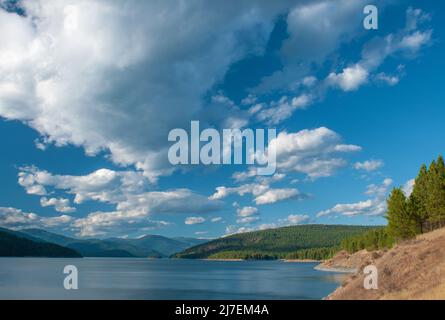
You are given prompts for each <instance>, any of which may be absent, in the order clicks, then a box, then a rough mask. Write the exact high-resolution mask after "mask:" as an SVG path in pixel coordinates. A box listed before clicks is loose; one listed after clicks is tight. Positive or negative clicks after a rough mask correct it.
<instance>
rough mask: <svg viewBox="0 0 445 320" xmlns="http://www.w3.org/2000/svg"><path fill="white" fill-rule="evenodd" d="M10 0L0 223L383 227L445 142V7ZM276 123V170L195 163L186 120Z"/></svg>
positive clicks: (179, 232) (1, 33) (226, 124)
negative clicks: (189, 156) (369, 13)
mask: <svg viewBox="0 0 445 320" xmlns="http://www.w3.org/2000/svg"><path fill="white" fill-rule="evenodd" d="M368 4H369V3H368V2H367V1H362V0H336V1H328V0H316V1H305V0H302V1H297V0H294V1H286V0H281V1H279V0H278V1H273V2H271V1H266V0H264V1H262V0H258V1H237V2H234V3H231V4H230V5H228V4H227V2H226V1H198V0H193V1H169V2H166V1H137V0H127V1H118V0H115V1H114V0H111V1H101V0H89V1H85V0H78V1H70V0H45V1H43V0H22V1H10V0H0V38H1V41H0V135H1V137H2V138H1V139H0V150H1V153H0V179H1V180H0V181H1V183H0V226H1V227H5V228H10V229H16V230H20V229H26V228H42V229H45V230H49V231H53V232H56V233H60V234H65V235H69V236H76V237H88V238H91V237H95V238H107V237H130V238H135V237H140V236H143V235H145V234H159V235H164V236H169V237H175V236H186V237H199V238H215V237H220V236H224V235H227V234H233V233H238V232H247V231H253V230H261V229H267V228H275V227H281V226H288V225H299V224H309V223H310V224H313V223H320V224H353V225H383V224H385V223H386V220H385V218H384V215H385V211H386V198H387V196H388V194H389V193H390V191H391V190H392V188H394V187H399V186H401V187H403V189H404V191H405V193H406V194H407V195H409V193H410V190H412V186H413V178H415V176H416V174H417V172H418V170H419V168H420V166H421V164H423V163H429V162H431V161H432V160H433V159H434V158H436V157H437V156H438V155H439V154H443V150H444V147H445V132H444V131H445V129H444V126H443V119H445V109H444V108H443V101H445V92H444V90H443V81H442V76H443V71H444V70H445V68H444V61H443V57H444V56H445V46H444V43H443V39H445V34H444V33H445V26H444V24H445V19H443V16H442V15H443V13H444V10H445V5H444V4H443V3H442V2H439V1H433V0H428V1H420V0H419V1H414V0H412V1H402V0H380V1H374V2H373V4H374V5H375V6H376V7H377V8H378V29H377V30H373V29H372V30H367V29H365V28H364V24H363V20H364V19H365V17H366V15H365V14H364V13H363V9H364V7H365V6H366V5H368ZM192 120H195V121H200V126H201V127H202V128H203V129H204V128H215V129H217V130H219V131H222V130H223V129H233V128H235V129H246V128H252V129H270V128H274V129H276V130H277V137H276V139H274V140H273V141H272V142H271V144H272V145H274V146H276V151H277V170H276V172H275V174H274V175H273V176H260V175H258V174H257V172H256V167H255V166H251V165H246V164H244V165H180V166H174V165H172V164H171V163H170V162H169V160H168V150H169V148H170V147H171V146H172V142H169V141H168V134H169V132H170V131H171V130H173V129H175V128H182V129H185V130H187V131H189V130H190V125H191V121H192Z"/></svg>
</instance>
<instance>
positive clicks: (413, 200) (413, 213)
mask: <svg viewBox="0 0 445 320" xmlns="http://www.w3.org/2000/svg"><path fill="white" fill-rule="evenodd" d="M427 199H428V169H427V167H426V165H422V167H421V168H420V171H419V174H418V176H417V178H416V180H415V183H414V188H413V192H412V193H411V195H410V196H409V199H408V211H409V215H410V217H411V218H412V219H413V220H414V223H415V225H416V233H423V232H424V231H425V230H424V227H425V222H426V221H427V220H428V218H429V216H428V212H427V209H426V203H427Z"/></svg>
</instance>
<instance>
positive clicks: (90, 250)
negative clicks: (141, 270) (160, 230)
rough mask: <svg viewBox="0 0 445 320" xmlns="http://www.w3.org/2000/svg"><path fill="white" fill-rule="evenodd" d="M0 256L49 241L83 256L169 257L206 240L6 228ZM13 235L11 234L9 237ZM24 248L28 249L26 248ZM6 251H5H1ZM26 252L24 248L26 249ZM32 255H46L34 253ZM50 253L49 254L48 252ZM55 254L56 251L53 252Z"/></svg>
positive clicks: (42, 244)
mask: <svg viewBox="0 0 445 320" xmlns="http://www.w3.org/2000/svg"><path fill="white" fill-rule="evenodd" d="M0 230H1V232H0V256H14V250H15V251H16V253H17V254H16V256H29V255H30V254H29V253H31V255H33V254H32V250H28V251H29V253H28V254H23V253H22V252H21V250H19V249H20V246H21V245H23V244H25V243H24V241H23V240H26V241H25V242H26V244H27V245H28V246H31V244H33V245H34V246H35V247H42V246H43V247H45V246H48V245H51V246H55V247H52V248H53V249H54V250H55V248H59V249H66V250H68V251H66V253H63V252H61V253H60V254H61V255H59V256H63V255H64V254H67V256H69V255H68V252H71V254H73V255H77V256H83V257H127V258H130V257H132V258H148V257H150V258H163V257H169V256H171V255H172V254H174V253H177V252H180V251H183V250H185V249H187V248H189V247H191V246H194V245H198V244H201V243H203V242H205V241H206V240H200V239H194V238H167V237H163V236H156V235H146V236H144V237H141V238H138V239H120V238H111V239H104V240H100V239H77V238H70V237H66V236H62V235H58V234H55V233H51V232H48V231H45V230H40V229H26V230H21V231H20V232H18V231H11V230H7V229H0ZM11 236H14V238H11ZM7 244H14V245H13V246H12V248H13V249H7V248H6V247H4V246H6V245H7ZM28 251H27V252H28ZM3 252H5V253H4V254H2V253H3ZM25 253H26V252H25ZM33 256H45V255H41V254H37V253H36V254H35V255H33ZM49 256H51V255H49ZM56 256H57V255H56Z"/></svg>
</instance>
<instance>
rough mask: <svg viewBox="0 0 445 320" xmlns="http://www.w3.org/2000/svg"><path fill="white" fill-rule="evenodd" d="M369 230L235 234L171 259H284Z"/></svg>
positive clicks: (305, 227) (309, 228) (343, 228)
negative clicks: (246, 254)
mask: <svg viewBox="0 0 445 320" xmlns="http://www.w3.org/2000/svg"><path fill="white" fill-rule="evenodd" d="M371 228H372V227H364V226H343V225H302V226H291V227H283V228H278V229H270V230H262V231H255V232H249V233H243V234H236V235H232V236H228V237H224V238H220V239H216V240H213V241H210V242H207V243H204V244H201V245H198V246H195V247H192V248H189V249H187V250H185V251H183V252H181V253H178V254H175V255H174V257H175V258H186V259H205V258H225V259H230V258H234V259H236V258H240V257H241V258H245V255H244V256H243V253H249V254H248V256H249V257H253V258H258V259H262V258H266V259H267V258H272V259H274V258H286V257H288V256H289V255H290V254H292V253H295V252H298V251H301V250H307V249H314V248H333V247H338V246H339V245H340V243H341V241H342V240H343V239H345V238H347V237H350V236H354V235H358V234H361V233H363V232H364V231H366V230H369V229H371Z"/></svg>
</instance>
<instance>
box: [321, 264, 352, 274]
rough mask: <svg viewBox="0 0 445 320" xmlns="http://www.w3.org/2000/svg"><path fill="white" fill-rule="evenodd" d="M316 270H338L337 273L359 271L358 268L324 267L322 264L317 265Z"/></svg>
mask: <svg viewBox="0 0 445 320" xmlns="http://www.w3.org/2000/svg"><path fill="white" fill-rule="evenodd" d="M314 269H315V270H317V271H323V272H337V273H350V274H353V273H357V271H358V269H357V268H344V267H324V266H321V265H318V266H315V267H314Z"/></svg>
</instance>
